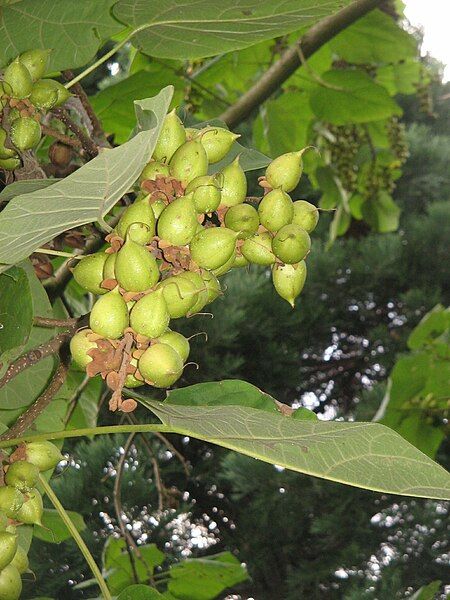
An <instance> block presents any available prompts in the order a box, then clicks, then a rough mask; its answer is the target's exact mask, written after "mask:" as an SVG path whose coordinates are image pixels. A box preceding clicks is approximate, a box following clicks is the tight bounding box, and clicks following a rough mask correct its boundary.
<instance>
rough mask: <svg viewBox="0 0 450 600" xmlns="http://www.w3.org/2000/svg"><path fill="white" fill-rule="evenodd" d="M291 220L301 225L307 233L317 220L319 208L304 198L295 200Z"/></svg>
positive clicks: (311, 229)
mask: <svg viewBox="0 0 450 600" xmlns="http://www.w3.org/2000/svg"><path fill="white" fill-rule="evenodd" d="M292 222H293V223H296V224H297V225H300V227H303V229H304V230H305V231H307V232H308V233H311V231H314V229H315V228H316V225H317V223H318V222H319V210H318V208H317V206H314V204H311V203H310V202H307V201H306V200H297V201H296V202H294V216H293V218H292Z"/></svg>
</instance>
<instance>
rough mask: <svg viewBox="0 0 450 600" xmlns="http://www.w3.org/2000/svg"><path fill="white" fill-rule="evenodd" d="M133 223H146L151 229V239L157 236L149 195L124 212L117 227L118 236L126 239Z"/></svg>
mask: <svg viewBox="0 0 450 600" xmlns="http://www.w3.org/2000/svg"><path fill="white" fill-rule="evenodd" d="M133 223H144V225H147V227H148V229H149V235H150V237H151V238H152V237H153V236H154V235H155V215H154V214H153V210H152V207H151V206H150V203H149V197H148V195H147V196H143V197H142V198H139V199H138V200H136V201H135V202H133V204H131V205H130V206H128V207H127V208H126V209H125V210H124V212H123V213H122V216H121V217H120V220H119V222H118V223H117V225H116V232H117V235H120V237H121V238H122V239H125V237H126V235H127V231H128V227H129V226H130V225H132V224H133Z"/></svg>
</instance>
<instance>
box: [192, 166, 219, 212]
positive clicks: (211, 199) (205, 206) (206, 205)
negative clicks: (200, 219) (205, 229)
mask: <svg viewBox="0 0 450 600" xmlns="http://www.w3.org/2000/svg"><path fill="white" fill-rule="evenodd" d="M219 179H220V176H218V175H203V177H196V178H195V179H193V180H192V181H191V182H190V184H189V185H188V186H187V188H186V193H187V194H189V193H190V192H193V196H192V199H193V201H194V206H195V210H196V212H197V213H199V214H203V213H210V212H213V211H214V210H216V209H217V208H218V207H219V204H220V198H221V192H220V187H219Z"/></svg>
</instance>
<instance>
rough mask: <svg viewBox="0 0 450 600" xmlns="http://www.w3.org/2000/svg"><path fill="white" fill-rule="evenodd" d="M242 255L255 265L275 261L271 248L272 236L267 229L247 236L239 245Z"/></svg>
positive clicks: (266, 264)
mask: <svg viewBox="0 0 450 600" xmlns="http://www.w3.org/2000/svg"><path fill="white" fill-rule="evenodd" d="M241 253H242V255H243V256H244V257H245V258H246V259H247V260H248V261H249V262H251V263H254V264H255V265H262V266H265V267H267V266H269V265H273V263H274V262H275V254H274V253H273V250H272V236H271V235H270V233H269V232H268V231H264V232H262V233H257V234H256V235H254V236H253V237H251V238H247V239H246V240H245V242H244V243H243V244H242V246H241Z"/></svg>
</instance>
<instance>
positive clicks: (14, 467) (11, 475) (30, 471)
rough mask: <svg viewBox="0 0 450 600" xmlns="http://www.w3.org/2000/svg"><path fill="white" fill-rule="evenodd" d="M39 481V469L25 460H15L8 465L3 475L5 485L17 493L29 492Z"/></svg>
mask: <svg viewBox="0 0 450 600" xmlns="http://www.w3.org/2000/svg"><path fill="white" fill-rule="evenodd" d="M38 480H39V469H38V468H37V467H36V465H33V463H30V462H28V461H26V460H17V461H16V462H13V463H11V464H10V465H9V468H8V470H7V471H6V474H5V483H6V485H11V486H13V487H15V488H17V489H18V490H19V492H23V493H25V492H29V491H30V489H31V488H34V486H35V485H36V484H37V482H38Z"/></svg>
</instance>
